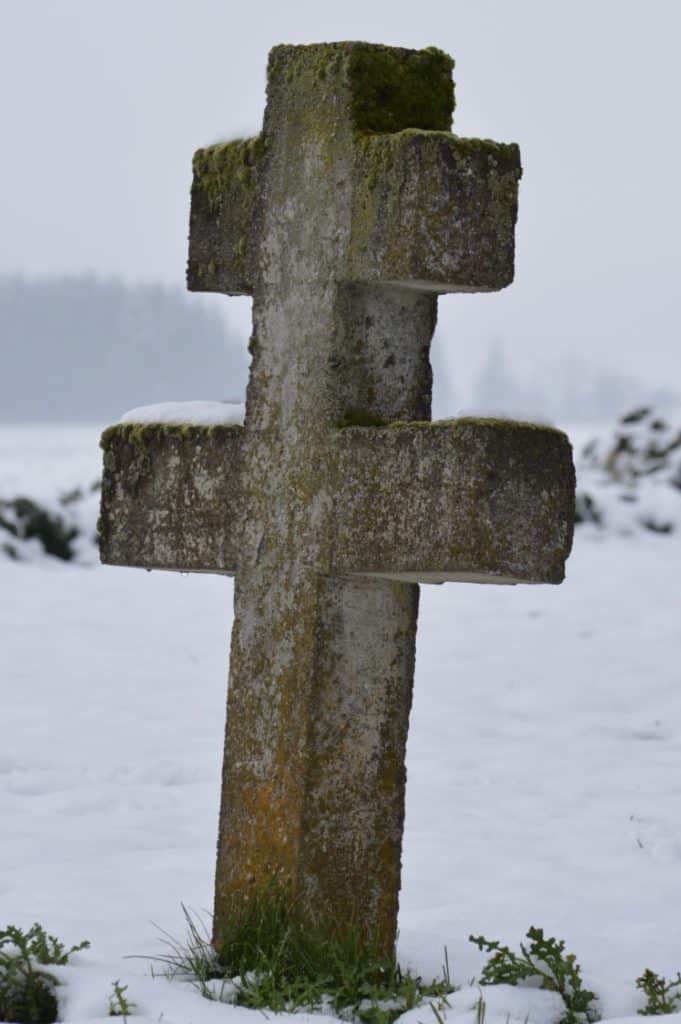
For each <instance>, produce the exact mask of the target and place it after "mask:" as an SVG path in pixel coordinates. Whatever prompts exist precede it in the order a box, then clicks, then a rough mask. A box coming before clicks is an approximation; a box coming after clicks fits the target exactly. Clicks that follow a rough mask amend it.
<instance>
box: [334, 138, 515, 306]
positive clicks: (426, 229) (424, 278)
mask: <svg viewBox="0 0 681 1024" xmlns="http://www.w3.org/2000/svg"><path fill="white" fill-rule="evenodd" d="M356 152H357V158H356V164H355V167H356V170H355V176H356V182H355V189H354V196H353V223H352V240H351V245H350V253H349V260H348V276H349V278H350V279H351V280H359V281H366V282H375V283H377V284H379V283H390V284H397V283H399V284H402V285H407V286H411V287H416V288H422V289H424V290H429V291H438V292H456V291H496V290H497V289H499V288H504V287H506V285H508V284H510V283H511V281H512V280H513V252H514V230H515V222H516V215H517V206H518V181H519V179H520V175H521V166H520V152H519V150H518V147H517V146H516V145H513V144H511V145H502V144H499V143H496V142H490V141H488V140H483V139H461V138H458V137H457V136H455V135H452V134H451V133H449V132H424V131H417V130H408V131H403V132H398V133H396V134H392V135H366V136H364V137H362V138H361V139H360V140H359V142H358V145H357V150H356Z"/></svg>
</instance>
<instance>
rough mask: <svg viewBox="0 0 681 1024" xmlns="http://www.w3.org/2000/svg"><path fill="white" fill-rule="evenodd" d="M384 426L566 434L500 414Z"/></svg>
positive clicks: (396, 423)
mask: <svg viewBox="0 0 681 1024" xmlns="http://www.w3.org/2000/svg"><path fill="white" fill-rule="evenodd" d="M386 426H387V428H388V429H390V430H394V429H397V428H400V427H412V428H417V429H423V430H431V429H432V428H433V427H489V428H490V429H493V430H535V431H537V432H539V433H542V434H560V435H561V436H563V437H565V436H567V435H565V433H564V431H562V430H559V429H558V428H557V427H551V426H547V425H545V424H543V423H532V422H531V421H530V420H512V419H503V418H502V417H500V416H499V417H497V416H459V417H453V418H452V419H447V420H414V421H412V422H402V421H395V422H394V423H388V424H386Z"/></svg>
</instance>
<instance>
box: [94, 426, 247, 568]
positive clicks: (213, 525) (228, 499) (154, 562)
mask: <svg viewBox="0 0 681 1024" xmlns="http://www.w3.org/2000/svg"><path fill="white" fill-rule="evenodd" d="M241 433H242V430H241V427H231V426H217V427H188V426H177V427H174V426H166V425H160V424H159V425H155V424H152V425H149V426H142V425H135V424H119V425H118V426H115V427H110V428H109V429H108V430H106V431H105V432H104V434H103V435H102V441H101V446H102V449H103V452H104V475H103V477H102V505H101V516H100V519H99V523H98V531H99V549H100V557H101V560H102V562H104V563H106V564H107V565H138V566H141V567H143V568H145V569H178V570H182V571H184V572H201V571H207V572H222V573H228V574H230V575H232V574H233V573H234V572H235V571H236V530H235V523H236V520H237V516H238V511H239V494H238V479H239V464H240V460H241Z"/></svg>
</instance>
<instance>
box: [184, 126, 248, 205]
mask: <svg viewBox="0 0 681 1024" xmlns="http://www.w3.org/2000/svg"><path fill="white" fill-rule="evenodd" d="M262 148H263V140H262V136H261V135H257V136H256V137H255V138H253V139H235V140H234V141H232V142H219V143H216V145H214V146H206V147H205V148H204V149H197V151H196V153H195V154H194V160H193V164H192V166H193V171H194V187H195V188H197V189H199V190H200V191H202V192H204V193H205V194H206V195H207V197H208V201H209V204H210V206H211V208H212V209H217V208H218V207H219V206H220V205H221V203H222V200H223V198H224V197H225V196H226V197H229V196H230V195H231V194H232V193H233V192H235V191H236V190H239V191H240V190H241V189H246V190H249V189H252V188H254V187H255V176H256V168H257V164H258V160H259V158H260V155H261V153H262Z"/></svg>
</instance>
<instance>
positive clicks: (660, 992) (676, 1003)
mask: <svg viewBox="0 0 681 1024" xmlns="http://www.w3.org/2000/svg"><path fill="white" fill-rule="evenodd" d="M636 988H638V989H640V990H641V992H643V993H644V994H645V996H646V1000H647V1002H646V1005H645V1006H644V1007H643V1009H642V1010H639V1011H638V1012H639V1013H640V1014H641V1016H643V1017H655V1016H658V1015H659V1014H661V1013H675V1012H676V1010H681V974H677V975H676V980H675V981H667V979H666V978H664V977H662V976H661V975H659V974H656V973H655V971H651V970H645V971H644V972H643V974H642V975H641V976H640V978H637V979H636Z"/></svg>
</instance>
